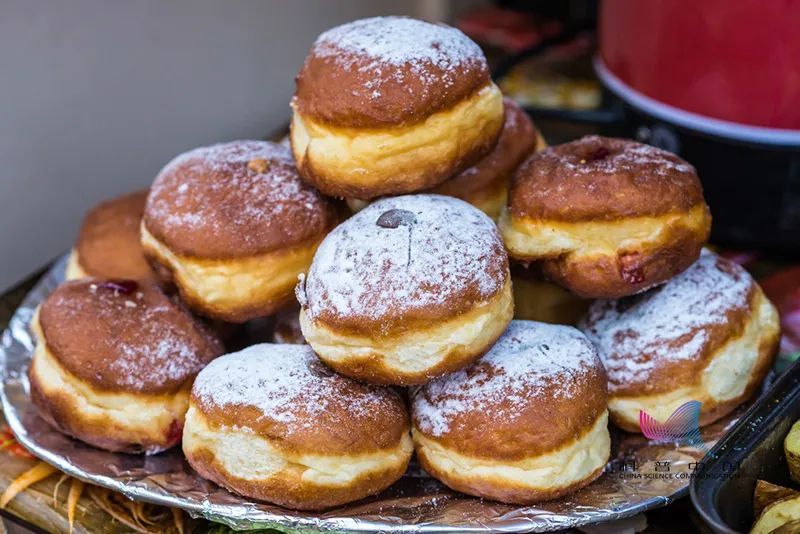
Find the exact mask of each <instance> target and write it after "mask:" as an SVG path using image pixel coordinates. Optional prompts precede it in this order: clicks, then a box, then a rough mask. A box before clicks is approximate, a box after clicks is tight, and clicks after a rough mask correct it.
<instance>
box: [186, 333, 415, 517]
mask: <svg viewBox="0 0 800 534" xmlns="http://www.w3.org/2000/svg"><path fill="white" fill-rule="evenodd" d="M408 430H409V420H408V413H407V411H406V407H405V405H404V403H403V401H402V400H401V399H400V397H399V396H398V395H397V394H395V393H394V392H393V391H391V390H389V389H384V388H381V387H379V386H369V385H365V384H361V383H359V382H356V381H355V380H351V379H349V378H346V377H343V376H341V375H338V374H336V373H334V372H333V371H331V370H330V369H328V368H327V367H325V365H323V364H322V363H321V362H320V361H319V360H318V359H317V357H316V356H314V353H313V352H312V351H311V348H310V347H308V346H307V345H270V344H263V345H254V346H252V347H249V348H247V349H245V350H243V351H241V352H236V353H233V354H228V355H226V356H223V357H221V358H218V359H217V360H215V361H214V362H212V363H211V365H209V366H208V367H206V368H205V369H204V370H203V371H202V372H201V373H200V374H199V375H198V377H197V380H196V381H195V384H194V388H193V389H192V398H191V405H190V407H189V412H188V413H187V414H186V427H185V428H184V432H183V452H184V453H185V455H186V459H187V460H188V461H189V463H190V464H191V466H192V467H193V468H194V469H195V470H196V471H197V472H198V473H200V475H201V476H203V477H205V478H208V479H209V480H212V481H214V482H216V483H217V484H219V485H221V486H224V487H226V488H228V489H229V490H231V491H234V492H236V493H239V494H241V495H244V496H246V497H251V498H254V499H258V500H262V501H268V502H271V503H274V504H278V505H281V506H285V507H288V508H293V509H299V510H318V509H322V508H328V507H331V506H337V505H340V504H344V503H347V502H350V501H355V500H358V499H361V498H363V497H366V496H368V495H372V494H374V493H378V492H380V491H381V490H383V489H385V488H386V487H388V486H390V485H391V484H392V483H393V482H394V481H396V480H397V479H399V478H400V477H401V476H402V475H403V473H404V472H405V469H406V466H407V465H408V461H409V459H410V458H411V454H412V452H413V447H412V445H411V437H410V436H409V433H408Z"/></svg>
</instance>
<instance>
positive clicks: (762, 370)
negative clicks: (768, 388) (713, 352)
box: [609, 331, 780, 433]
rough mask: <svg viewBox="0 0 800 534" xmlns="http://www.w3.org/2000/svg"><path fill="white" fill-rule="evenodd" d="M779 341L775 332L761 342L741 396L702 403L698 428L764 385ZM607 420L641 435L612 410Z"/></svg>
mask: <svg viewBox="0 0 800 534" xmlns="http://www.w3.org/2000/svg"><path fill="white" fill-rule="evenodd" d="M779 341H780V332H779V331H778V332H776V334H775V335H772V336H768V337H765V338H763V339H762V340H761V343H760V344H759V350H758V359H757V360H756V363H755V365H754V366H753V369H752V371H751V373H750V380H749V381H748V382H747V386H746V387H745V390H744V392H742V394H741V395H739V396H738V397H735V398H733V399H729V400H727V401H723V402H717V401H713V400H710V399H707V400H705V401H704V402H703V406H702V411H701V412H700V420H699V421H700V426H706V425H710V424H711V423H713V422H715V421H718V420H719V419H722V418H723V417H725V416H726V415H728V414H729V413H731V412H732V411H734V410H735V409H736V408H738V407H739V406H740V405H741V404H742V403H744V402H746V401H747V400H749V399H750V398H752V397H753V396H754V395H756V394H757V393H758V392H759V390H760V389H761V386H762V384H763V383H764V379H765V378H766V377H767V374H768V373H769V371H770V369H772V365H773V363H774V362H775V356H777V354H778V342H779ZM668 379H669V381H670V382H672V387H673V388H677V387H681V386H684V385H686V382H683V383H677V381H675V380H673V379H672V378H671V375H670V376H669V377H668ZM609 418H610V420H611V422H612V423H614V424H615V425H616V426H617V427H619V428H621V429H622V430H625V431H626V432H632V433H641V431H642V429H641V428H640V427H639V426H638V425H632V424H629V423H628V421H627V420H626V419H625V418H623V417H621V416H620V414H617V413H616V412H615V411H613V410H611V411H610V412H609Z"/></svg>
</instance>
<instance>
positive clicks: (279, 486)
mask: <svg viewBox="0 0 800 534" xmlns="http://www.w3.org/2000/svg"><path fill="white" fill-rule="evenodd" d="M185 454H186V459H187V460H188V461H189V463H190V464H191V466H192V467H193V468H194V469H195V471H197V472H198V473H199V474H200V476H202V477H203V478H206V479H208V480H211V481H212V482H215V483H217V484H219V485H220V486H222V487H224V488H227V489H229V490H230V491H233V492H234V493H238V494H241V495H246V496H248V497H252V498H255V499H258V500H260V501H267V502H271V503H275V504H278V505H280V506H283V507H286V508H291V509H294V510H322V509H325V508H330V507H332V506H337V505H340V504H344V503H348V502H352V501H357V500H358V499H362V498H364V497H366V496H368V495H373V494H375V493H379V492H380V491H382V490H384V489H386V488H387V487H389V486H390V485H391V484H392V483H394V482H395V481H396V480H397V479H399V478H400V477H401V476H402V475H403V473H404V472H405V468H406V466H405V464H402V465H393V466H391V467H388V468H386V469H384V470H382V471H377V472H374V471H373V472H370V473H367V474H364V475H362V476H360V477H359V478H358V479H356V480H355V481H353V482H351V483H349V484H348V485H347V486H338V487H333V486H331V487H324V488H321V487H319V486H314V485H311V484H309V483H307V482H304V481H303V480H302V478H301V477H302V474H303V470H302V468H299V467H298V468H294V469H287V470H284V471H283V472H281V474H280V475H279V476H274V477H271V478H270V479H268V480H247V479H244V478H241V477H238V476H235V475H233V474H231V473H230V472H229V471H227V470H226V469H225V468H224V467H223V466H222V464H221V463H220V462H219V461H218V460H217V458H216V456H215V455H214V453H212V452H211V451H209V450H208V449H206V448H203V447H201V448H197V449H192V450H188V451H185Z"/></svg>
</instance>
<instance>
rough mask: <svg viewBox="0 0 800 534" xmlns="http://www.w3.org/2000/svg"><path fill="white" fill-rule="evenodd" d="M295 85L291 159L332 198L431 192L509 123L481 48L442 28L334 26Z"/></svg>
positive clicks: (369, 23)
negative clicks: (505, 122)
mask: <svg viewBox="0 0 800 534" xmlns="http://www.w3.org/2000/svg"><path fill="white" fill-rule="evenodd" d="M296 82H297V89H296V91H295V96H294V99H293V100H292V109H293V111H294V115H293V118H292V130H291V141H292V150H293V151H294V155H295V159H296V160H297V165H298V168H299V170H300V173H301V174H302V175H303V177H304V178H305V179H306V180H308V181H309V182H311V183H313V184H314V185H315V186H316V187H318V188H319V189H320V190H321V191H322V192H324V193H326V194H328V195H332V196H341V197H347V198H355V199H361V200H367V199H371V198H376V197H379V196H382V195H396V194H399V193H409V192H412V191H419V190H421V189H426V188H429V187H433V186H435V185H437V184H439V183H441V182H443V181H444V180H445V179H447V178H449V177H450V176H453V175H454V174H456V173H457V172H459V171H461V170H463V169H465V168H467V167H469V166H470V165H472V164H474V163H476V162H477V161H478V160H479V159H480V158H482V157H483V156H484V155H486V154H487V153H488V152H489V151H490V150H491V149H492V147H493V146H494V144H495V143H496V142H497V138H498V135H499V133H500V130H501V128H502V124H503V98H502V95H501V94H500V90H499V89H498V88H497V87H496V86H495V85H494V83H492V80H491V78H490V76H489V68H488V65H487V63H486V58H485V57H484V55H483V52H482V51H481V49H480V47H478V45H477V44H475V43H474V42H473V41H471V40H470V39H469V38H468V37H467V36H465V35H464V34H463V33H461V32H460V31H459V30H457V29H455V28H451V27H449V26H445V25H442V24H431V23H428V22H423V21H419V20H414V19H410V18H405V17H379V18H370V19H363V20H357V21H355V22H351V23H349V24H344V25H342V26H338V27H336V28H333V29H332V30H329V31H327V32H325V33H323V34H322V35H320V36H319V38H318V39H317V40H316V42H315V43H314V45H313V47H312V48H311V51H310V52H309V54H308V56H307V57H306V60H305V62H304V64H303V66H302V68H301V69H300V72H299V74H298V75H297V79H296Z"/></svg>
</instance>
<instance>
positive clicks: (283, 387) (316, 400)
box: [192, 343, 389, 428]
mask: <svg viewBox="0 0 800 534" xmlns="http://www.w3.org/2000/svg"><path fill="white" fill-rule="evenodd" d="M349 381H350V379H347V378H344V377H342V376H339V375H337V374H335V373H334V372H333V371H331V370H329V369H328V368H327V367H325V366H324V365H323V364H322V363H321V362H320V361H319V359H318V358H317V357H316V355H315V354H314V353H313V352H312V350H311V348H310V347H309V346H307V345H277V344H267V343H264V344H261V345H254V346H252V347H248V348H246V349H244V350H242V351H239V352H235V353H232V354H227V355H225V356H222V357H220V358H217V359H216V360H214V361H213V362H211V363H210V364H209V365H208V366H207V367H206V368H205V369H203V371H201V372H200V374H199V375H198V376H197V379H196V380H195V383H194V388H193V390H192V393H193V394H194V396H195V397H197V398H198V399H199V400H200V402H204V403H208V404H210V405H213V406H219V407H223V408H224V407H226V406H252V407H255V408H258V409H259V410H260V411H261V413H262V414H263V417H268V418H270V419H272V420H274V421H277V422H280V423H285V424H287V425H289V427H295V428H301V427H308V426H312V425H314V423H315V419H314V417H315V416H319V415H321V414H323V413H324V412H326V410H328V409H329V408H331V407H332V406H333V405H335V406H336V409H337V410H346V411H347V413H348V415H349V416H351V417H367V416H369V415H370V414H371V413H372V412H373V411H374V412H377V411H379V410H378V409H379V408H380V406H381V404H380V403H382V402H385V401H386V398H387V395H388V394H389V392H387V391H384V390H382V389H379V388H367V387H365V388H363V389H362V390H360V391H359V392H358V393H353V392H351V393H350V394H349V395H346V396H345V395H344V393H343V391H344V390H345V388H346V387H347V385H348V382H349Z"/></svg>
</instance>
